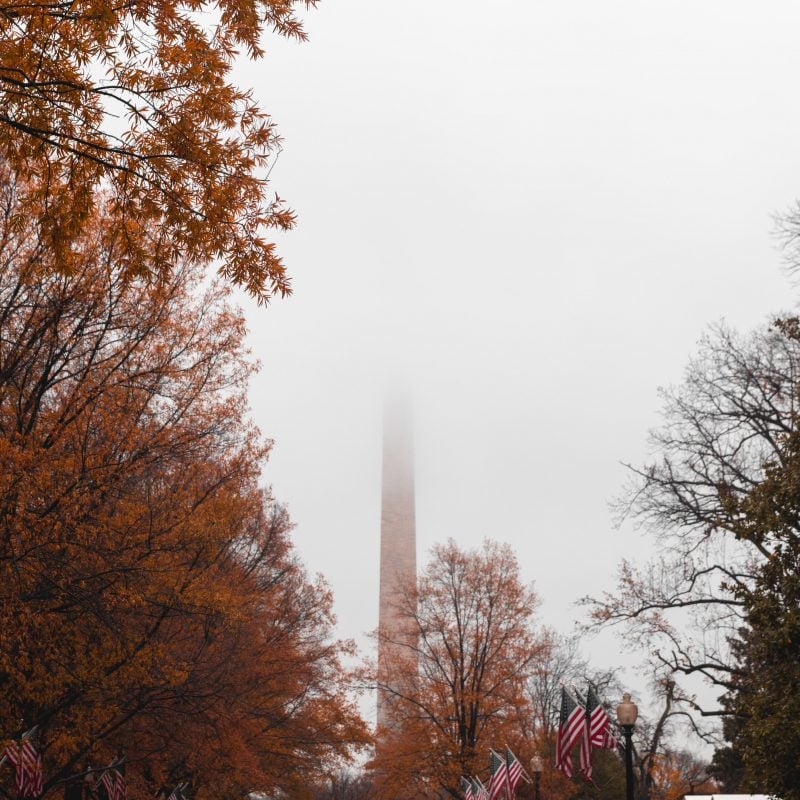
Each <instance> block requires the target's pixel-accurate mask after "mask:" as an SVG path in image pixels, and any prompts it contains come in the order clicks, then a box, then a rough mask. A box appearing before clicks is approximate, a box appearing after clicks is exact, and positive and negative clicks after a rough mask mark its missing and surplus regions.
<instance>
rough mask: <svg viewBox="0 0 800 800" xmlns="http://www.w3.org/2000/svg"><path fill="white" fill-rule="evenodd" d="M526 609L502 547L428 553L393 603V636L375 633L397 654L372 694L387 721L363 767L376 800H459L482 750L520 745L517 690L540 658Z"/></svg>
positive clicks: (524, 593) (483, 757)
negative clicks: (396, 624)
mask: <svg viewBox="0 0 800 800" xmlns="http://www.w3.org/2000/svg"><path fill="white" fill-rule="evenodd" d="M535 606H536V597H535V595H534V593H533V591H532V590H531V589H530V588H529V587H527V586H525V585H524V584H523V582H522V580H521V578H520V574H519V565H518V563H517V560H516V557H515V556H514V554H513V552H512V551H511V549H510V548H509V547H508V546H506V545H500V544H496V543H494V542H486V543H485V544H484V545H483V547H482V548H481V549H480V550H462V549H461V548H459V547H458V545H457V544H456V543H455V542H454V541H453V540H450V541H448V542H447V543H446V544H444V545H439V546H437V547H435V548H434V549H433V553H432V557H431V560H430V562H429V563H428V565H427V566H426V567H425V570H424V572H423V573H422V575H421V577H420V578H419V580H418V582H417V584H416V585H415V586H409V587H407V591H405V592H404V594H403V596H402V598H400V599H398V604H397V609H396V610H397V614H398V617H399V619H400V620H401V621H402V624H401V626H400V627H401V628H402V629H403V630H402V634H401V635H399V636H394V635H393V633H394V632H393V631H389V630H379V631H378V639H379V645H380V644H382V643H383V644H386V643H388V644H389V645H390V648H391V651H392V652H398V653H399V657H398V658H397V660H396V663H395V664H393V665H392V666H391V668H390V669H388V670H387V672H386V673H385V679H384V680H383V681H382V682H380V684H379V686H378V688H379V689H380V690H382V691H383V692H384V693H385V696H387V697H389V698H390V699H391V701H392V702H391V717H392V720H393V724H392V726H391V727H390V728H389V729H388V730H382V731H379V732H378V737H379V738H378V746H377V751H376V756H375V759H374V760H373V762H372V763H371V765H370V766H371V768H372V770H373V774H374V778H375V784H376V788H377V790H378V792H379V793H381V795H382V796H384V795H385V796H397V797H400V796H403V797H418V796H436V797H440V796H441V797H444V796H447V797H460V796H461V795H460V786H459V778H460V776H461V775H472V774H482V775H483V776H484V777H485V776H486V767H487V761H488V751H489V747H490V746H495V747H502V746H503V745H504V744H505V743H508V744H510V745H511V746H512V747H514V746H515V745H517V744H518V743H520V744H521V731H522V729H523V725H522V720H523V718H524V717H525V716H527V715H528V714H529V713H530V709H529V707H528V700H527V698H526V694H525V687H526V681H527V680H528V678H529V677H530V674H531V672H532V670H533V667H534V665H535V663H536V661H537V659H538V658H539V656H540V654H541V653H542V650H543V645H542V643H541V641H540V639H539V636H538V635H537V633H536V632H535V630H534V628H533V621H534V610H535ZM409 630H410V631H412V632H413V634H414V635H413V636H409V635H408V631H409ZM382 677H383V675H382ZM371 678H372V681H373V685H374V681H375V678H376V676H375V673H374V672H373V673H372V674H371ZM525 755H526V753H525V752H523V751H522V750H520V756H521V757H524V756H525Z"/></svg>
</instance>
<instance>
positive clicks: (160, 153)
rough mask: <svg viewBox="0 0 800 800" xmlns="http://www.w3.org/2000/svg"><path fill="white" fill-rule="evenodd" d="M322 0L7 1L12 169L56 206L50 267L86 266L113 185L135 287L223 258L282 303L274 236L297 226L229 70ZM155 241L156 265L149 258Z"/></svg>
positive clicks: (259, 293) (4, 121)
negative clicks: (90, 238) (88, 237)
mask: <svg viewBox="0 0 800 800" xmlns="http://www.w3.org/2000/svg"><path fill="white" fill-rule="evenodd" d="M315 2H316V0H219V2H215V3H212V2H207V0H195V1H194V2H188V3H181V2H176V0H158V2H155V0H135V2H134V1H133V0H130V1H126V0H123V2H115V1H114V0H70V2H52V1H51V0H0V159H2V160H3V161H5V162H6V163H7V165H8V166H9V167H10V168H11V169H12V170H14V171H16V172H18V173H19V174H20V175H22V176H25V177H28V178H31V179H33V180H32V181H31V182H30V183H29V184H28V185H27V186H26V188H25V190H24V191H25V192H26V193H28V194H30V195H31V196H30V197H29V198H28V200H29V201H30V202H34V201H37V200H39V201H43V200H45V199H46V200H47V202H46V204H45V203H42V204H41V205H39V208H40V213H41V214H42V220H41V222H42V224H41V228H40V235H41V236H42V237H43V238H44V240H45V242H46V244H47V246H48V248H49V249H50V250H52V251H53V252H54V253H55V254H56V256H57V258H56V259H54V260H53V261H51V262H48V266H49V267H51V268H55V269H60V270H69V269H71V268H72V265H73V261H74V260H75V259H78V260H79V256H78V255H76V254H75V252H74V248H73V245H74V243H75V242H76V241H77V240H78V239H79V238H80V237H81V234H82V231H83V230H84V228H85V226H86V225H88V224H91V221H92V219H93V217H92V214H93V208H94V205H95V202H96V197H97V190H98V188H99V187H100V186H104V187H106V188H107V189H108V190H110V196H111V197H113V204H112V205H113V215H112V221H113V224H111V227H110V230H109V231H108V233H109V235H111V236H112V237H113V239H114V247H115V250H116V259H115V260H116V263H117V266H118V267H119V268H120V269H122V270H123V271H124V272H126V273H127V274H128V275H129V276H130V275H141V274H144V273H145V272H147V271H148V270H151V269H155V270H157V271H159V272H160V273H162V274H164V273H166V272H168V271H169V269H170V268H172V267H173V266H174V265H175V264H176V263H177V262H178V260H179V259H183V260H188V261H192V262H206V263H207V262H208V261H210V260H212V259H219V260H220V261H221V267H220V270H221V272H222V273H223V274H224V275H225V276H226V277H227V278H229V279H231V280H232V281H234V282H235V283H237V284H241V285H244V286H245V287H246V288H247V289H248V291H249V292H251V293H252V294H253V295H254V296H255V297H257V298H259V300H262V301H263V300H266V299H268V297H269V296H270V295H271V294H273V293H275V292H278V293H281V294H283V293H286V292H287V291H288V289H289V284H288V280H287V278H286V276H285V272H284V267H283V265H282V263H281V260H280V258H279V257H278V255H277V254H276V252H275V247H274V244H273V243H272V242H270V241H268V240H267V239H266V238H264V237H265V233H266V230H267V229H269V228H280V229H285V228H288V227H290V226H291V225H292V223H293V215H292V213H291V212H290V211H288V210H287V209H286V208H285V207H284V206H283V204H282V202H281V201H280V199H279V198H278V197H277V195H274V194H271V193H270V192H269V191H268V185H267V182H266V180H265V169H264V168H265V167H266V165H267V164H268V162H269V159H270V158H271V157H274V155H275V153H276V152H277V148H278V138H277V135H276V132H275V129H274V127H273V124H272V122H271V120H270V119H269V117H268V116H267V115H266V114H265V113H264V112H263V111H262V110H261V109H259V107H258V106H257V104H256V103H255V101H254V99H253V97H252V94H251V91H250V90H248V89H244V88H240V87H238V86H236V85H234V84H233V83H232V82H231V80H230V69H231V66H232V64H233V62H234V60H235V59H236V57H237V55H238V53H239V52H240V51H244V52H245V53H246V54H247V55H248V56H250V57H256V58H258V57H260V56H262V54H263V49H262V41H261V40H262V38H263V36H264V34H265V32H266V31H269V30H271V31H274V32H276V33H278V34H281V35H285V36H291V37H296V38H300V39H302V38H304V33H303V29H302V26H301V24H300V21H299V19H298V17H297V15H296V7H297V6H310V5H313V4H314V3H315ZM23 207H25V208H26V209H27V207H28V203H27V202H26V203H25V204H24V205H23ZM27 219H28V215H27V211H26V213H24V214H21V216H20V217H19V218H17V219H15V220H14V222H15V224H24V222H25V221H26V220H27ZM152 236H157V237H158V238H159V240H160V248H161V258H160V259H159V261H158V262H157V263H154V262H152V261H151V260H149V259H147V258H146V257H144V254H143V251H142V248H143V244H142V242H143V240H147V239H148V238H150V237H152ZM76 266H77V264H76Z"/></svg>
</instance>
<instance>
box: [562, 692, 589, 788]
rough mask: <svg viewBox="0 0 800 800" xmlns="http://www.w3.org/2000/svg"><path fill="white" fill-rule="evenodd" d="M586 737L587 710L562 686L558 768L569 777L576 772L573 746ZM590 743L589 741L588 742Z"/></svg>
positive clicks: (582, 760)
mask: <svg viewBox="0 0 800 800" xmlns="http://www.w3.org/2000/svg"><path fill="white" fill-rule="evenodd" d="M580 739H584V740H585V739H586V712H585V711H584V709H583V707H582V706H579V705H578V704H577V703H576V702H575V701H574V700H573V699H572V697H570V695H569V694H568V693H567V690H566V689H565V688H564V687H563V686H562V687H561V717H560V719H559V724H558V736H557V738H556V768H557V769H560V770H561V771H562V772H563V773H564V774H565V775H566V776H567V777H568V778H571V777H572V776H573V774H574V770H573V768H572V756H571V755H570V753H571V752H572V748H573V747H574V746H575V745H576V743H577V742H578V740H580ZM587 744H588V743H587ZM583 749H584V748H583V746H581V767H582V768H583V767H584V763H583V762H584V754H583Z"/></svg>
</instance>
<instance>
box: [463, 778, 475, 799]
mask: <svg viewBox="0 0 800 800" xmlns="http://www.w3.org/2000/svg"><path fill="white" fill-rule="evenodd" d="M461 788H462V790H463V791H464V800H475V789H474V788H473V786H472V781H471V780H470V779H469V778H461Z"/></svg>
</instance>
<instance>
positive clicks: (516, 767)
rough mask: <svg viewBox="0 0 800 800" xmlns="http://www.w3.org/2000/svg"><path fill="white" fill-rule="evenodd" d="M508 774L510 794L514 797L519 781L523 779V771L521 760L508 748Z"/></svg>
mask: <svg viewBox="0 0 800 800" xmlns="http://www.w3.org/2000/svg"><path fill="white" fill-rule="evenodd" d="M506 773H507V775H508V794H509V797H513V796H514V792H515V791H516V788H517V784H518V783H519V779H520V778H521V777H522V773H523V769H522V764H520V763H519V759H518V758H517V757H516V756H515V755H514V754H513V753H512V752H511V750H510V749H509V748H508V747H507V746H506Z"/></svg>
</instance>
